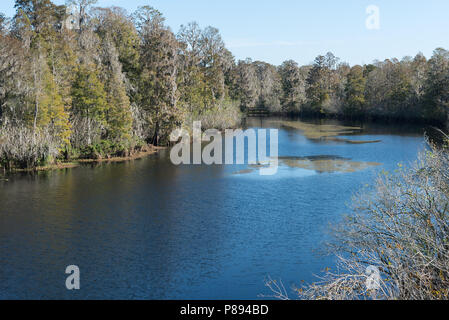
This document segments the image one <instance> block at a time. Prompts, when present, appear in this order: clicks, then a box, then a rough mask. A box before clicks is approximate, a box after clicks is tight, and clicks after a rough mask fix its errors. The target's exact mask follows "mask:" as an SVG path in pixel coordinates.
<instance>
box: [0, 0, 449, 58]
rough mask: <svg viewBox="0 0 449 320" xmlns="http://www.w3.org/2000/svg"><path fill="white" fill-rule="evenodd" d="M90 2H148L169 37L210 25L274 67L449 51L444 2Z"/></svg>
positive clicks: (8, 4) (109, 0)
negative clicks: (322, 58) (331, 57)
mask: <svg viewBox="0 0 449 320" xmlns="http://www.w3.org/2000/svg"><path fill="white" fill-rule="evenodd" d="M14 2H15V1H14V0H1V1H0V12H3V13H5V14H6V15H8V16H12V15H13V14H14ZM53 2H54V3H57V4H64V3H65V0H53ZM97 5H98V6H102V7H107V6H119V7H123V8H125V9H127V10H128V12H133V11H134V10H135V9H136V8H137V7H139V6H143V5H150V6H152V7H154V8H156V9H158V10H159V11H161V12H162V13H163V14H164V16H165V17H166V21H167V24H168V25H169V26H170V27H171V28H172V30H173V31H174V32H177V31H178V29H179V26H180V25H182V24H186V23H188V22H191V21H196V22H198V23H199V24H200V26H201V27H206V26H209V25H210V26H213V27H216V28H218V29H219V30H220V33H221V35H222V37H223V39H224V41H225V43H226V46H227V48H228V49H229V50H230V51H231V52H232V53H233V54H234V56H235V57H236V59H245V58H247V57H248V58H252V59H253V60H262V61H266V62H269V63H272V64H274V65H280V64H281V63H282V62H283V61H285V60H289V59H293V60H295V61H297V62H298V63H299V64H301V65H303V64H309V63H311V62H312V61H313V60H314V58H315V57H316V56H317V55H320V54H325V53H327V52H329V51H331V52H332V53H334V54H335V55H336V56H337V57H339V58H340V59H341V60H342V61H345V62H348V63H350V64H351V65H354V64H364V63H371V62H373V61H374V60H384V59H386V58H393V57H396V58H402V57H404V56H414V55H416V54H417V53H418V52H422V53H424V55H425V56H427V57H430V56H431V55H432V52H433V50H434V49H435V48H438V47H443V48H445V49H449V16H448V14H449V1H448V0H426V1H423V0H367V1H366V0H338V1H335V0H314V1H312V0H224V1H217V0H99V1H98V4H97ZM369 6H376V7H377V8H378V12H379V15H378V17H379V19H376V16H375V15H373V12H372V11H370V12H369V13H367V8H368V7H369ZM367 19H368V22H370V24H369V26H373V24H372V23H373V21H374V23H375V22H376V21H378V22H379V23H378V24H377V25H375V26H378V28H374V29H373V28H372V27H371V28H368V27H367V23H366V22H367Z"/></svg>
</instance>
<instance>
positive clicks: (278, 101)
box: [236, 48, 449, 124]
mask: <svg viewBox="0 0 449 320" xmlns="http://www.w3.org/2000/svg"><path fill="white" fill-rule="evenodd" d="M236 72H237V74H238V76H239V79H240V83H238V86H239V90H237V91H236V92H239V93H240V96H238V97H237V98H239V99H241V101H242V106H243V107H244V108H247V109H251V108H254V107H265V108H267V109H268V110H269V111H271V112H272V113H291V114H300V115H304V116H338V117H342V118H349V119H373V118H382V119H384V120H413V121H420V122H431V123H436V124H445V123H446V121H447V120H448V114H449V112H448V110H449V52H448V51H446V50H444V49H441V48H438V49H436V50H435V51H434V54H433V56H432V58H431V59H429V60H427V59H426V58H425V57H424V56H423V55H422V54H418V55H416V56H415V57H414V58H412V57H405V58H403V59H402V60H397V59H391V60H389V59H388V60H385V61H382V62H380V61H377V62H374V63H373V64H368V65H363V66H360V65H356V66H353V67H350V66H349V65H348V64H346V63H341V62H340V60H339V59H338V58H337V57H335V56H334V55H333V54H332V53H327V54H326V55H325V56H318V57H317V58H316V59H315V61H314V63H313V64H312V65H307V66H299V65H298V64H297V63H296V62H294V61H291V60H290V61H286V62H284V63H283V64H282V65H281V66H279V67H277V68H276V67H274V66H272V65H270V64H267V63H264V62H259V61H256V62H252V61H251V60H247V61H240V62H239V64H238V66H237V67H236Z"/></svg>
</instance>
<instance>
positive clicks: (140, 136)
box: [0, 0, 449, 170]
mask: <svg viewBox="0 0 449 320" xmlns="http://www.w3.org/2000/svg"><path fill="white" fill-rule="evenodd" d="M95 4H96V0H70V1H68V2H67V5H64V6H58V5H55V4H54V3H52V2H51V1H50V0H16V3H15V9H16V13H15V15H14V16H13V17H6V16H5V15H4V14H1V13H0V166H1V167H3V168H5V169H6V170H9V169H12V168H35V167H37V166H42V165H46V164H49V163H54V162H57V161H70V160H72V159H101V158H107V157H111V156H118V157H120V156H128V155H130V154H133V153H135V152H138V151H139V150H142V149H144V148H146V146H147V145H154V146H162V145H167V143H168V135H169V134H170V132H171V131H172V130H173V129H174V128H176V127H180V126H184V127H187V128H189V126H191V125H192V122H193V121H194V120H195V121H202V125H203V128H204V129H207V128H217V129H224V128H229V127H237V126H239V125H240V122H241V119H242V117H244V115H245V113H246V112H248V111H251V110H252V109H254V108H264V109H266V110H267V111H268V112H270V113H273V114H292V115H293V114H294V115H301V116H312V117H338V118H345V119H351V120H355V119H367V120H370V119H374V120H382V121H391V120H394V121H414V122H422V123H432V124H435V125H439V126H440V127H443V126H444V125H447V121H448V114H449V111H448V110H449V51H447V50H445V49H443V48H437V49H436V50H435V51H434V53H433V56H432V57H430V58H429V59H427V58H426V57H425V56H424V55H423V54H421V53H419V54H417V55H416V56H415V57H404V58H402V60H398V59H387V60H385V61H374V62H373V63H372V64H368V65H363V66H361V65H355V66H352V67H351V66H350V65H349V64H347V63H344V62H341V61H340V59H339V58H337V57H336V56H335V55H334V54H332V53H330V52H329V53H327V54H325V55H320V56H318V57H317V58H316V59H315V61H313V62H312V63H311V64H309V65H305V66H300V65H298V63H296V62H295V61H292V60H289V61H285V62H284V63H282V65H280V66H274V65H271V64H268V63H265V62H261V61H252V60H251V59H246V60H240V61H236V59H235V58H234V56H233V55H232V53H231V52H230V51H229V50H228V49H226V46H225V43H224V40H223V39H222V37H221V36H220V33H219V30H217V29H216V28H214V27H205V28H202V27H200V26H199V25H198V24H197V23H196V22H191V23H188V24H186V25H182V26H181V27H180V28H179V30H178V31H177V32H176V33H175V32H174V31H172V30H171V29H170V28H169V27H168V26H167V25H166V23H165V19H164V17H163V15H162V13H161V12H159V11H158V10H156V9H155V8H152V7H149V6H144V7H140V8H139V9H138V10H137V11H136V12H134V13H132V14H129V13H128V12H126V11H125V10H124V9H122V8H118V7H111V8H99V7H96V6H95Z"/></svg>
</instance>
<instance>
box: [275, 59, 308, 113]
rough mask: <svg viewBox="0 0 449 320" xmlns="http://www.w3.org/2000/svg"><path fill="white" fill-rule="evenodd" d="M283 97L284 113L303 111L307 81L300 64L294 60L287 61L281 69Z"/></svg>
mask: <svg viewBox="0 0 449 320" xmlns="http://www.w3.org/2000/svg"><path fill="white" fill-rule="evenodd" d="M279 74H280V78H281V83H282V90H283V95H282V97H281V103H282V110H283V111H284V112H298V111H301V106H302V104H303V103H304V102H305V90H304V89H305V81H304V75H303V74H302V72H301V69H300V68H299V66H298V64H297V63H296V62H295V61H293V60H288V61H285V62H284V63H283V64H282V65H281V66H280V67H279Z"/></svg>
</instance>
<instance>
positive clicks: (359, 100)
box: [343, 66, 366, 118]
mask: <svg viewBox="0 0 449 320" xmlns="http://www.w3.org/2000/svg"><path fill="white" fill-rule="evenodd" d="M363 74H364V69H363V67H361V66H354V67H352V68H351V71H350V72H349V74H348V77H347V80H348V81H347V83H346V88H345V94H346V103H345V105H344V109H343V113H344V114H345V115H346V116H349V117H351V118H352V117H354V116H356V117H357V116H361V115H362V114H363V111H364V107H365V85H366V78H365V77H364V76H363Z"/></svg>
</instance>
